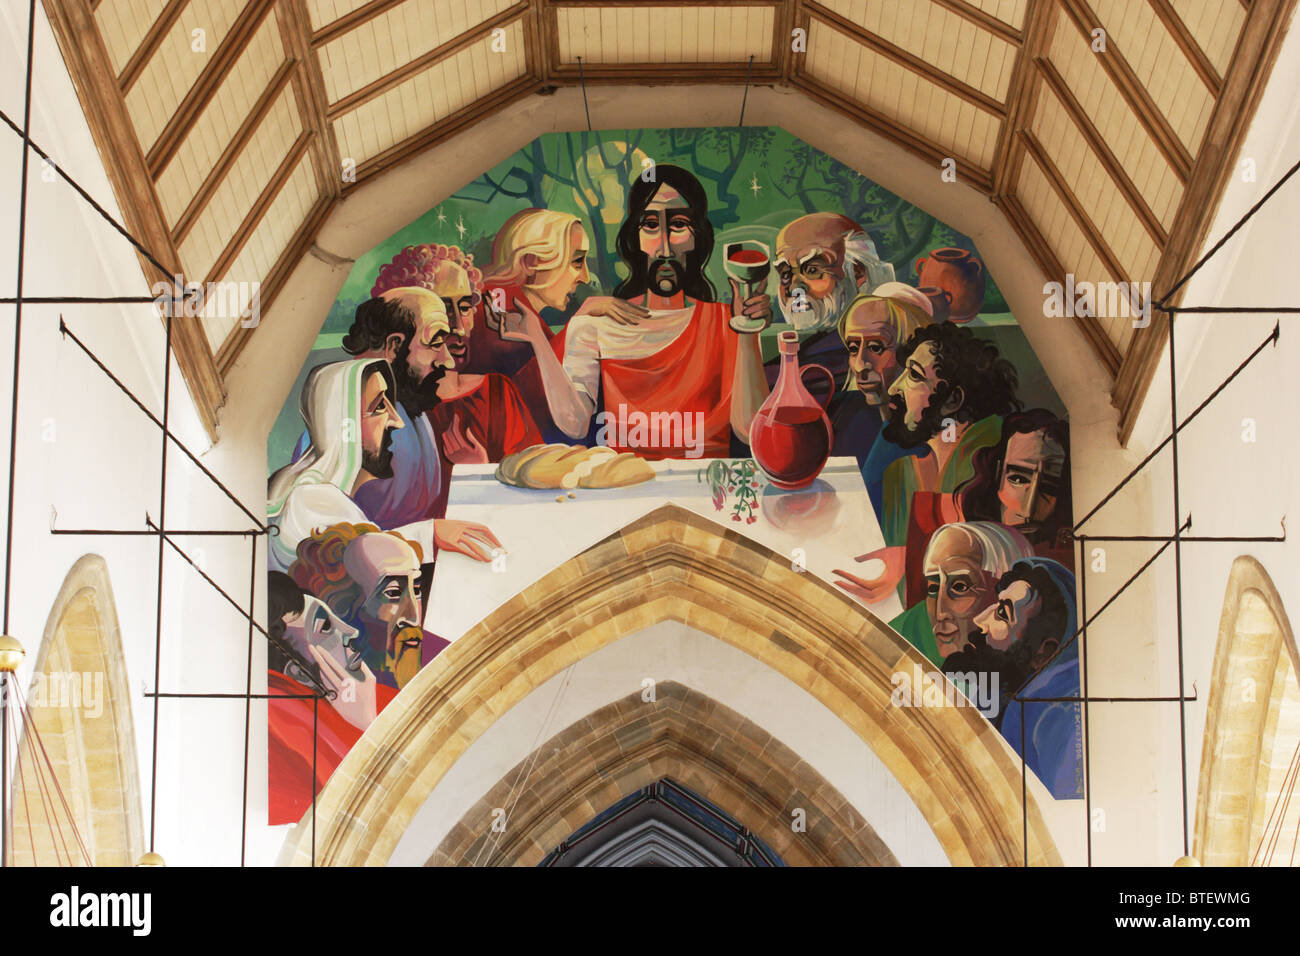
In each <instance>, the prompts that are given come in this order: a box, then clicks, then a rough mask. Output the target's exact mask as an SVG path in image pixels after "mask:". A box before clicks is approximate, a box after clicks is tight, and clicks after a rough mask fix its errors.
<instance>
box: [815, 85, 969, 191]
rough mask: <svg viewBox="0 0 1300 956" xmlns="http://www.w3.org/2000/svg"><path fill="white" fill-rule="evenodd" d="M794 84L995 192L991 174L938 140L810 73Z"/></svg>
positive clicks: (895, 140)
mask: <svg viewBox="0 0 1300 956" xmlns="http://www.w3.org/2000/svg"><path fill="white" fill-rule="evenodd" d="M793 84H794V86H795V87H796V88H798V89H800V90H803V91H804V92H805V93H807V94H808V95H809V96H811V97H812V98H813V99H815V100H817V101H818V102H819V103H823V104H825V105H826V106H829V107H831V108H832V109H834V110H837V111H838V112H840V113H843V114H844V115H845V116H849V117H851V118H852V119H855V120H857V121H858V122H860V123H862V124H863V125H864V126H866V127H867V128H869V129H871V130H873V131H874V132H876V133H879V134H880V135H882V136H884V137H886V138H887V139H892V140H893V141H894V142H896V143H898V144H899V145H901V146H903V147H905V148H907V149H909V150H911V151H912V152H914V153H916V154H917V155H919V156H921V157H922V158H924V159H927V160H929V161H931V162H933V163H934V165H935V167H936V169H937V168H938V166H939V164H940V163H941V162H942V161H943V160H945V159H950V158H951V159H955V160H956V161H957V178H958V179H959V180H961V181H962V182H964V183H966V184H968V185H970V186H973V187H974V188H976V189H978V190H979V191H980V192H982V193H985V194H991V193H992V191H993V178H992V173H990V171H989V170H987V169H984V168H983V167H981V166H979V165H978V164H976V163H974V162H972V161H971V160H969V159H966V158H965V157H962V156H954V155H953V150H952V149H949V148H947V147H944V146H940V145H939V144H938V143H935V142H933V141H932V140H929V139H926V138H925V137H924V136H921V135H919V134H917V133H915V132H914V131H912V130H910V129H906V128H904V127H901V126H899V125H898V124H897V123H895V122H894V121H893V120H891V119H889V118H888V117H886V116H883V115H881V114H880V113H877V112H876V111H875V110H872V109H871V108H870V107H867V106H864V105H862V104H861V103H857V102H850V101H848V100H847V99H846V97H845V96H844V94H843V93H841V92H838V91H836V90H834V89H832V88H830V87H828V86H826V85H825V84H823V83H822V82H821V81H820V80H817V79H816V78H815V77H812V76H809V75H808V74H807V73H799V74H797V75H796V76H795V77H794V80H793Z"/></svg>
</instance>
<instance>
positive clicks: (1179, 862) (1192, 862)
mask: <svg viewBox="0 0 1300 956" xmlns="http://www.w3.org/2000/svg"><path fill="white" fill-rule="evenodd" d="M1200 865H1201V861H1200V860H1198V859H1197V858H1196V857H1194V856H1180V857H1179V858H1178V859H1176V860H1174V866H1200Z"/></svg>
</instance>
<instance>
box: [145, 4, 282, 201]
mask: <svg viewBox="0 0 1300 956" xmlns="http://www.w3.org/2000/svg"><path fill="white" fill-rule="evenodd" d="M271 5H272V0H249V3H248V6H246V7H244V9H243V10H242V11H241V12H240V14H239V17H238V19H236V20H235V23H234V25H233V26H231V28H230V32H229V33H227V34H226V35H225V37H223V38H222V40H221V45H220V46H218V47H217V50H216V52H215V53H213V54H212V59H210V60H209V61H208V64H207V66H205V67H204V68H203V72H202V73H200V74H199V78H198V79H197V80H196V81H195V82H194V85H193V86H191V87H190V91H189V92H188V93H186V94H185V98H184V99H183V100H181V103H180V105H179V106H177V107H176V112H174V113H173V114H172V117H171V119H169V120H168V121H167V125H166V126H164V127H163V131H162V133H160V134H159V136H158V139H157V140H156V141H155V142H154V144H153V146H152V147H150V149H149V152H148V153H147V154H146V155H145V163H146V164H147V165H148V167H149V175H150V176H152V177H153V179H154V181H155V182H157V180H158V177H159V176H160V175H162V171H163V170H164V169H166V168H167V164H168V163H170V162H171V161H172V158H173V157H175V155H176V151H177V150H178V149H180V146H181V143H183V142H184V141H185V137H186V136H187V135H189V133H190V131H191V130H193V129H194V124H195V123H196V122H197V121H198V118H199V117H200V116H202V115H203V111H204V110H205V109H207V106H208V104H209V103H210V102H211V101H212V97H213V96H214V95H216V92H217V90H219V89H220V88H221V84H222V83H223V82H225V80H226V78H227V77H228V76H229V75H230V73H231V71H232V70H233V69H234V66H235V64H236V63H237V62H238V61H239V57H240V56H241V55H243V52H244V50H245V49H246V48H247V47H248V44H249V43H250V42H252V39H253V36H254V35H255V34H256V33H257V31H258V30H259V29H261V27H262V23H263V21H264V20H265V19H266V16H267V14H268V13H270V12H271Z"/></svg>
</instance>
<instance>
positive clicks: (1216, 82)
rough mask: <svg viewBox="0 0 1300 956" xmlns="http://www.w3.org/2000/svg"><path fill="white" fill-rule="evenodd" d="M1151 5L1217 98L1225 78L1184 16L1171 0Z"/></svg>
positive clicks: (1154, 0)
mask: <svg viewBox="0 0 1300 956" xmlns="http://www.w3.org/2000/svg"><path fill="white" fill-rule="evenodd" d="M1151 7H1152V9H1153V10H1155V12H1156V16H1157V17H1159V18H1160V22H1161V23H1163V24H1164V25H1165V29H1166V30H1168V31H1169V35H1170V36H1171V37H1172V38H1173V41H1174V42H1175V43H1177V44H1178V49H1180V50H1182V51H1183V56H1185V57H1187V62H1188V63H1190V64H1191V65H1192V69H1193V70H1195V71H1196V75H1197V76H1199V77H1200V78H1201V82H1202V83H1204V84H1205V86H1206V89H1208V90H1209V91H1210V95H1211V96H1212V97H1214V98H1215V99H1216V100H1217V99H1218V98H1219V92H1220V91H1221V90H1222V89H1223V78H1222V77H1220V76H1219V71H1218V70H1216V69H1215V68H1214V64H1213V63H1211V62H1210V58H1209V56H1207V55H1206V53H1205V51H1204V50H1202V49H1201V45H1200V44H1199V43H1197V42H1196V38H1195V37H1193V36H1192V33H1191V31H1190V30H1188V29H1187V24H1185V23H1183V18H1182V17H1180V16H1179V15H1178V11H1177V10H1175V9H1174V5H1173V4H1172V3H1170V2H1169V0H1151Z"/></svg>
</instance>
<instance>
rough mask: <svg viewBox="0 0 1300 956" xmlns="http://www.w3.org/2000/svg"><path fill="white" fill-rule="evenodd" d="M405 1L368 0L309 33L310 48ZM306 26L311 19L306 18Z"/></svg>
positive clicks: (331, 39)
mask: <svg viewBox="0 0 1300 956" xmlns="http://www.w3.org/2000/svg"><path fill="white" fill-rule="evenodd" d="M404 3H406V0H370V2H369V3H367V4H365V5H364V6H361V7H357V9H355V10H353V11H352V12H351V13H347V14H344V15H343V16H341V17H339V18H338V19H337V20H335V21H334V22H333V23H327V24H326V25H325V26H323V27H321V28H320V29H319V30H317V31H316V32H315V33H313V34H312V35H311V48H312V49H313V50H317V49H319V48H321V47H323V46H324V45H325V44H326V43H330V42H332V41H334V40H337V39H338V38H339V37H341V36H343V34H345V33H351V32H352V31H353V30H355V29H356V28H357V27H359V26H361V25H362V24H363V23H367V22H369V21H370V20H373V19H374V18H375V17H377V16H379V15H380V14H383V13H387V12H388V11H389V10H392V9H395V8H396V7H400V6H401V5H402V4H404ZM307 26H308V28H309V29H310V27H311V20H310V19H308V21H307Z"/></svg>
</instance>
